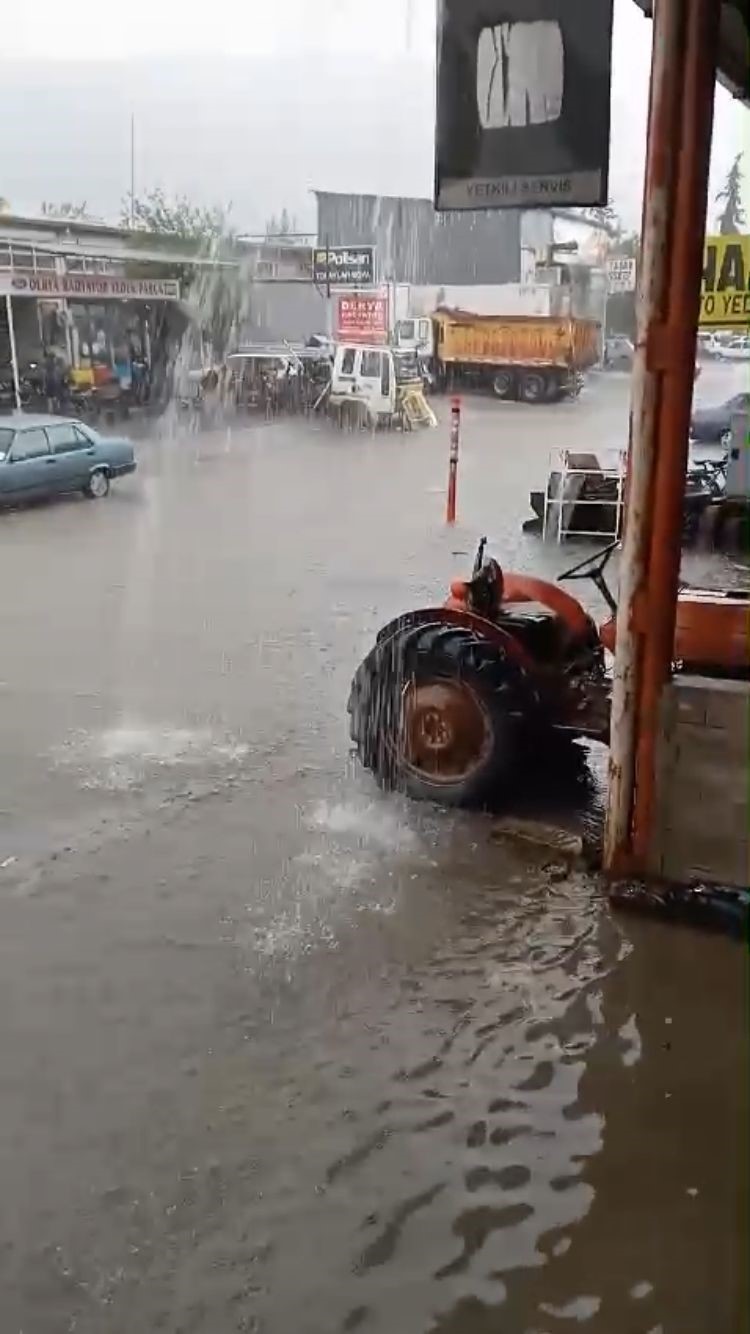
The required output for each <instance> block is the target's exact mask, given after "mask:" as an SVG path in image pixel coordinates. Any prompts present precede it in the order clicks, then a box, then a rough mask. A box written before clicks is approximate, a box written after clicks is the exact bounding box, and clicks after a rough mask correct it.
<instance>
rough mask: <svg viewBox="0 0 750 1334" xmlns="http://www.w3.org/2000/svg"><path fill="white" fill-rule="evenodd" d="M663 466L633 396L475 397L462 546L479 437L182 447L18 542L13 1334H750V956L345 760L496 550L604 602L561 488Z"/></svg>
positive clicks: (6, 1062) (3, 531) (1, 1040)
mask: <svg viewBox="0 0 750 1334" xmlns="http://www.w3.org/2000/svg"><path fill="white" fill-rule="evenodd" d="M732 387H733V386H732V385H731V384H730V382H729V378H728V374H727V372H725V371H722V370H721V368H719V369H717V368H709V370H708V371H707V372H706V373H704V376H703V377H702V379H701V381H700V382H699V393H700V395H701V396H702V397H706V396H708V397H709V398H711V397H712V396H713V395H714V394H715V395H716V396H717V397H723V396H725V395H726V394H727V393H729V392H732ZM626 427H627V382H626V381H625V380H624V379H623V378H622V377H619V376H615V375H612V376H609V377H604V376H602V377H599V378H598V379H595V380H592V383H591V386H590V387H589V388H588V389H587V391H586V393H585V394H584V396H583V398H582V399H581V401H580V402H578V403H576V404H572V403H571V404H562V405H558V406H554V407H548V408H547V407H541V408H526V407H523V406H520V405H500V404H496V403H494V402H492V401H491V400H484V399H469V400H467V402H466V405H465V412H464V424H463V438H462V453H461V464H460V477H459V523H458V524H457V526H456V528H455V529H454V530H448V529H446V528H445V526H444V523H443V512H444V488H445V479H446V471H447V443H448V442H447V429H446V426H445V423H444V422H443V424H442V425H441V427H440V428H439V430H438V431H437V432H429V433H425V434H418V435H414V436H410V437H402V436H400V435H398V434H394V435H382V436H381V435H377V436H369V435H364V436H361V435H358V434H353V435H349V434H341V433H338V432H336V431H332V430H329V429H327V428H324V427H321V426H318V425H317V424H316V425H308V424H305V423H298V422H291V423H289V422H279V423H277V424H273V425H270V426H265V425H262V426H257V427H253V426H250V427H247V428H245V429H239V430H233V431H231V432H222V431H218V432H214V433H212V434H203V435H200V434H196V435H191V434H185V435H181V434H178V435H176V436H174V437H172V438H165V439H162V440H154V441H151V442H144V444H143V445H142V446H141V449H140V467H139V471H138V473H137V475H136V476H135V477H134V478H133V479H128V480H125V481H123V482H122V483H121V484H119V485H117V486H115V487H114V488H113V491H112V494H111V496H110V498H109V499H108V500H107V501H106V502H101V503H96V504H89V503H86V502H84V501H83V500H79V499H78V498H74V499H69V500H64V501H61V502H56V503H54V504H45V505H41V506H36V507H34V508H32V509H26V510H23V511H18V512H14V513H8V514H5V515H2V516H0V559H1V560H2V568H3V571H4V579H3V594H2V607H3V631H4V633H3V649H2V660H1V664H0V727H1V728H2V736H3V739H4V745H3V753H2V762H1V763H0V782H1V785H2V793H1V795H0V987H1V988H2V1013H3V1023H2V1025H1V1026H0V1181H2V1183H3V1190H2V1217H1V1218H0V1291H1V1292H2V1300H1V1301H0V1309H1V1310H2V1319H0V1330H2V1334H6V1332H7V1334H21V1332H22V1334H62V1332H63V1331H66V1332H67V1331H76V1334H132V1332H133V1331H135V1330H139V1331H140V1330H143V1331H157V1330H158V1331H162V1330H163V1331H170V1334H177V1331H179V1332H180V1334H188V1332H190V1334H225V1332H228V1331H251V1330H252V1331H264V1332H266V1331H268V1332H271V1334H287V1331H291V1330H294V1331H296V1332H298V1334H331V1332H332V1331H339V1330H340V1331H345V1330H362V1331H364V1332H365V1334H375V1332H377V1334H381V1332H382V1334H386V1331H387V1332H388V1334H402V1331H403V1334H417V1331H434V1332H435V1334H437V1332H438V1331H439V1332H440V1334H489V1332H490V1331H496V1330H498V1329H504V1330H505V1329H507V1330H509V1331H514V1334H516V1331H517V1332H518V1334H532V1331H534V1332H535V1334H551V1331H555V1330H558V1329H559V1330H564V1329H568V1328H570V1327H571V1324H572V1323H576V1322H579V1323H584V1324H586V1326H587V1328H588V1329H590V1330H591V1331H592V1332H593V1331H596V1334H599V1332H601V1334H640V1331H642V1332H643V1334H647V1331H651V1332H652V1334H655V1331H657V1330H661V1331H664V1334H693V1332H694V1334H705V1331H707V1330H711V1332H712V1334H734V1331H736V1330H737V1329H739V1328H740V1327H741V1326H740V1320H741V1315H742V1313H744V1312H746V1311H747V1309H748V1307H747V1300H746V1294H745V1291H744V1287H743V1283H744V1280H743V1279H742V1277H741V1276H742V1274H743V1273H744V1271H745V1268H746V1266H745V1265H744V1258H745V1253H746V1236H745V1235H744V1232H743V1231H742V1228H741V1227H739V1220H742V1227H743V1228H744V1220H746V1218H747V1207H746V1206H747V1200H746V1198H745V1183H746V1172H745V1168H744V1166H743V1162H744V1158H743V1154H744V1148H745V1141H746V1130H745V1126H746V1120H744V1119H743V1118H745V1117H746V1114H747V1107H746V1098H745V1092H744V1080H743V1078H742V1077H741V1072H742V1070H744V1068H745V1067H744V1061H745V1059H746V1050H745V1039H746V1034H745V1010H744V1003H745V1001H744V998H745V992H744V958H743V955H742V951H741V950H740V949H738V948H737V947H736V946H735V945H733V944H732V943H731V942H728V941H725V940H723V939H714V938H710V937H705V936H702V935H697V934H694V933H692V932H687V931H681V930H679V929H676V928H668V927H664V926H660V925H658V924H656V923H652V922H649V921H640V920H637V919H631V918H621V917H613V915H612V913H611V912H610V910H609V908H608V906H607V904H606V902H605V901H604V900H603V898H602V892H601V888H600V887H599V885H598V884H597V883H596V882H595V881H593V880H591V879H589V878H588V877H586V876H584V875H582V874H575V875H572V876H571V877H570V878H569V879H568V880H565V881H562V882H554V883H553V882H552V881H551V880H550V876H549V874H548V873H547V872H546V871H545V870H544V867H543V865H542V864H541V863H540V864H539V865H531V866H530V865H529V864H528V863H527V862H524V861H520V860H518V859H517V857H516V856H515V855H514V854H513V852H512V850H509V849H507V848H505V849H503V848H502V847H500V846H499V845H496V844H493V843H491V842H490V840H489V837H488V834H489V826H488V821H487V820H486V819H485V818H484V817H480V816H459V815H455V814H454V815H449V814H445V813H442V812H440V811H435V810H432V809H429V808H419V807H413V806H409V805H408V804H406V803H404V802H402V801H400V800H398V799H396V798H392V797H384V796H382V795H381V794H379V793H378V792H377V791H376V790H375V788H374V786H373V784H372V783H371V782H370V780H369V779H368V778H367V776H366V775H363V774H362V773H361V772H359V771H358V770H357V769H356V768H355V767H354V766H353V765H352V763H351V760H350V757H349V754H348V739H347V732H346V717H345V703H346V695H347V690H348V684H349V679H350V676H351V673H352V671H353V669H354V667H355V666H356V664H357V662H358V660H359V658H360V657H361V656H362V654H363V653H364V652H365V651H366V649H367V648H368V647H369V645H370V643H371V641H372V638H373V636H374V634H375V632H376V630H377V628H378V627H379V626H380V624H381V623H382V622H383V621H384V620H386V619H387V618H388V617H390V616H392V615H393V614H395V613H397V612H398V611H401V610H404V609H406V608H408V607H410V606H413V605H415V604H418V603H421V602H430V601H432V600H434V599H436V598H439V597H441V596H442V595H443V593H444V590H445V588H446V586H447V582H448V580H449V579H450V577H451V576H452V575H454V574H456V573H458V572H459V571H461V570H463V569H465V568H466V567H467V566H468V565H469V564H470V562H471V559H472V556H473V550H474V547H475V544H476V541H477V538H478V536H479V535H480V534H482V533H487V534H488V536H489V537H490V541H491V549H492V550H493V552H494V553H495V554H496V555H497V556H498V557H499V558H500V559H501V560H502V561H503V563H504V564H505V565H506V566H508V567H509V568H510V567H516V568H524V569H533V570H535V571H543V572H547V573H548V574H554V573H556V572H557V571H559V569H560V568H562V565H563V564H564V563H568V564H569V563H572V562H573V560H574V559H575V556H576V554H577V553H576V551H575V550H574V549H571V550H570V551H567V552H566V553H565V556H563V555H562V553H561V552H560V551H559V550H558V549H557V548H555V547H554V546H551V547H544V546H543V545H542V544H541V543H540V542H539V540H538V539H537V538H534V537H530V536H524V535H522V533H521V522H522V520H523V518H525V517H526V516H527V513H528V492H529V489H530V488H532V487H541V486H542V485H543V484H544V478H545V476H546V472H547V458H548V453H549V450H550V449H551V448H552V447H557V446H569V447H579V448H582V449H585V450H587V451H595V452H596V451H598V450H601V449H603V448H605V447H607V446H613V447H617V446H619V445H620V443H621V442H622V441H623V440H624V438H625V434H626ZM701 573H702V575H703V576H704V577H711V578H713V577H717V578H720V577H725V576H726V575H729V577H732V578H737V577H742V572H741V571H740V572H739V573H738V572H737V571H736V570H733V569H732V568H731V564H730V565H721V564H716V563H711V565H710V567H709V568H706V567H705V566H703V567H702V568H701ZM578 587H580V586H578ZM547 800H548V801H550V800H551V801H552V803H553V804H554V802H555V801H556V800H558V797H556V796H555V795H554V794H553V795H552V796H551V797H550V796H549V794H548V796H547ZM568 805H570V802H568ZM573 805H574V806H576V807H577V809H578V811H579V813H583V814H584V815H586V814H587V813H588V814H589V815H591V814H592V813H593V818H596V813H597V811H600V810H601V787H600V785H599V783H598V780H597V773H596V762H594V773H593V774H591V773H590V772H587V771H586V770H585V769H584V770H583V771H582V772H581V773H579V774H578V775H577V776H576V781H575V784H574V798H573Z"/></svg>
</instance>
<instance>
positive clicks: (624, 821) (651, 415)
mask: <svg viewBox="0 0 750 1334" xmlns="http://www.w3.org/2000/svg"><path fill="white" fill-rule="evenodd" d="M684 7H685V0H659V3H658V5H657V7H656V12H655V14H654V30H653V48H652V57H651V82H650V88H649V134H648V154H647V162H646V182H645V186H644V201H643V236H642V253H641V266H640V274H639V283H638V299H637V307H636V317H637V332H636V356H635V363H634V367H633V383H632V403H631V418H630V422H631V432H630V454H629V459H628V479H627V508H626V519H625V531H624V534H623V544H622V559H621V563H620V588H619V605H618V613H617V652H616V656H615V673H614V682H613V690H612V712H611V720H610V756H609V795H608V804H607V823H606V828H605V835H604V865H605V868H606V870H607V871H609V872H610V873H612V874H620V873H623V872H625V871H627V870H629V869H630V867H629V859H630V833H631V819H632V809H633V791H634V786H635V756H636V737H637V728H638V716H637V713H638V699H639V682H640V670H641V657H642V630H643V617H642V615H640V614H639V613H640V612H641V610H642V604H643V595H644V589H645V587H646V580H647V562H648V553H649V549H650V542H651V518H652V513H651V505H652V490H653V476H654V467H655V464H654V455H655V450H656V419H657V412H658V400H659V390H660V379H659V376H658V374H657V373H656V372H655V371H654V369H653V368H652V366H651V364H650V362H649V359H648V355H647V354H648V346H649V343H650V341H651V338H652V330H653V328H654V327H655V326H656V325H657V324H658V323H659V322H660V321H661V320H662V319H663V317H664V312H665V305H666V293H667V284H668V267H669V245H670V237H671V223H672V219H673V217H674V208H673V196H674V177H675V174H676V165H677V164H676V155H675V153H674V152H673V151H671V150H672V147H673V145H676V144H677V142H678V130H679V108H680V102H679V90H680V74H681V70H680V62H679V51H680V43H681V35H682V19H683V15H684Z"/></svg>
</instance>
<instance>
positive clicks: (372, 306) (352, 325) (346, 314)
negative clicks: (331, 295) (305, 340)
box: [336, 292, 388, 343]
mask: <svg viewBox="0 0 750 1334" xmlns="http://www.w3.org/2000/svg"><path fill="white" fill-rule="evenodd" d="M336 323H337V328H336V337H337V340H338V342H340V343H386V342H387V341H388V297H387V296H363V295H361V294H360V293H357V292H353V293H352V294H351V295H350V296H340V297H339V299H338V318H337V322H336Z"/></svg>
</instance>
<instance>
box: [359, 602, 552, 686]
mask: <svg viewBox="0 0 750 1334" xmlns="http://www.w3.org/2000/svg"><path fill="white" fill-rule="evenodd" d="M571 600H572V599H571ZM576 605H577V604H576ZM438 622H440V623H442V624H443V625H459V626H464V627H465V628H466V629H467V630H473V631H474V632H475V634H477V635H479V636H481V638H483V639H486V640H487V641H488V642H489V643H491V644H496V645H497V646H498V648H500V649H502V650H503V652H504V653H505V654H507V656H508V657H509V658H512V659H513V660H514V661H515V662H517V663H518V665H519V667H523V668H525V669H526V670H527V671H533V670H534V663H533V661H532V659H531V658H530V657H529V655H528V653H526V652H525V651H524V649H523V648H522V646H521V645H520V644H519V643H518V641H517V640H516V639H514V638H513V635H509V634H508V632H507V631H506V630H503V629H502V628H501V627H500V626H499V625H495V624H494V623H493V622H492V621H488V620H486V619H485V617H484V616H477V615H476V614H475V613H474V612H472V611H467V610H466V609H465V608H464V609H461V608H460V607H420V608H419V609H418V610H417V611H408V612H405V613H404V615H403V616H397V617H396V619H395V620H393V621H389V622H388V624H387V625H384V626H383V628H382V630H380V631H379V633H378V637H377V639H376V641H375V642H376V644H384V643H385V642H386V640H388V639H392V638H393V636H394V635H398V634H403V633H404V632H405V631H407V630H412V629H415V628H416V627H417V626H419V625H426V624H428V623H432V624H437V623H438Z"/></svg>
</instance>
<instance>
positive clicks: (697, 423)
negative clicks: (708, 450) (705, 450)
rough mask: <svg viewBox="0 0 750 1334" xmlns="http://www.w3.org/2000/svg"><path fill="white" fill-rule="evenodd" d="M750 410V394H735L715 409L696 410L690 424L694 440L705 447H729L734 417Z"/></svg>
mask: <svg viewBox="0 0 750 1334" xmlns="http://www.w3.org/2000/svg"><path fill="white" fill-rule="evenodd" d="M748 408H750V393H744V394H734V395H733V396H732V397H731V398H728V399H727V401H726V403H719V404H718V405H717V406H716V407H713V408H696V409H695V411H694V413H693V417H692V421H691V422H690V435H691V437H692V439H693V440H697V441H700V443H701V444H704V445H720V444H723V445H727V446H728V445H729V437H730V434H731V429H732V417H733V416H734V413H735V412H742V411H747V409H748Z"/></svg>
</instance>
